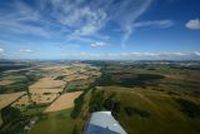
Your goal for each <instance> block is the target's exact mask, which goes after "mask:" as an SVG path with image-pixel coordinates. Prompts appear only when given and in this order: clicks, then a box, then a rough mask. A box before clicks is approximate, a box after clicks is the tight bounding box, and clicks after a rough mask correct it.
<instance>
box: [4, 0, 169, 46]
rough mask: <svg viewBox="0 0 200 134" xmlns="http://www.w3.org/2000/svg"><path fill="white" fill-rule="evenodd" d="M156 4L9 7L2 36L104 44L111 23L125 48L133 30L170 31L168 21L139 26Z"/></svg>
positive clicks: (58, 2)
mask: <svg viewBox="0 0 200 134" xmlns="http://www.w3.org/2000/svg"><path fill="white" fill-rule="evenodd" d="M152 2H153V0H126V1H116V0H109V1H107V0H101V1H99V0H93V1H87V2H86V1H82V0H76V1H65V0H53V1H48V0H42V1H37V2H35V5H36V6H32V5H30V4H29V3H26V2H24V1H21V0H19V1H15V2H14V3H12V4H8V7H9V8H12V10H10V11H8V10H7V8H4V9H1V13H0V14H1V17H0V30H1V31H4V33H2V34H24V35H33V36H39V37H42V38H47V39H53V38H55V37H58V38H62V39H63V40H68V41H71V40H79V41H88V42H91V41H90V40H93V41H94V38H95V39H97V40H104V39H106V37H108V35H106V34H105V33H102V31H101V30H102V29H103V28H104V27H105V26H106V25H107V24H109V23H110V22H112V23H115V24H116V25H118V27H119V28H120V29H121V31H123V32H122V39H121V42H122V43H121V44H122V46H125V45H126V41H127V40H128V39H129V37H130V36H131V34H132V32H133V30H134V27H142V26H146V27H147V26H153V25H158V27H159V26H160V27H162V28H163V27H164V26H166V27H168V26H169V25H171V23H170V22H169V21H167V20H166V21H165V20H163V21H156V20H155V21H147V22H137V19H138V18H139V17H140V16H141V15H142V14H143V13H145V12H146V11H147V10H148V8H149V6H150V5H151V3H152Z"/></svg>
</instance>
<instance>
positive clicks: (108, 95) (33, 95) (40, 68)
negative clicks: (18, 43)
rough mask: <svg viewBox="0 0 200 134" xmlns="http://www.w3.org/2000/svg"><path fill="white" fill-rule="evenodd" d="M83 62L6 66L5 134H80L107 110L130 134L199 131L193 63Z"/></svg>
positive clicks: (2, 86)
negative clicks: (93, 117)
mask: <svg viewBox="0 0 200 134" xmlns="http://www.w3.org/2000/svg"><path fill="white" fill-rule="evenodd" d="M83 63H84V64H82V63H68V64H47V63H46V64H43V63H39V64H38V65H31V67H29V68H25V69H24V68H21V66H20V69H16V70H14V67H12V70H11V71H2V73H1V74H0V109H1V118H0V123H1V124H0V125H1V128H0V133H2V134H9V133H16V134H22V133H23V134H28V133H31V134H36V133H38V134H46V133H49V134H51V133H52V134H54V133H69V134H70V133H76V134H81V133H83V130H84V128H85V125H86V123H87V120H88V119H89V117H90V114H91V113H92V112H95V111H102V110H108V111H111V112H112V115H113V116H114V117H115V118H116V120H118V121H119V123H120V124H121V125H122V127H123V128H124V129H125V130H126V131H127V132H128V133H130V134H132V133H135V134H145V133H148V134H155V133H159V134H166V133H177V134H179V133H181V134H188V133H191V134H193V133H194V134H196V133H200V129H199V124H200V99H199V97H200V90H199V89H200V80H199V79H198V78H199V76H200V69H198V68H197V69H196V66H195V68H193V67H190V66H189V65H192V64H191V63H190V64H186V63H184V64H186V66H183V65H184V64H183V63H182V64H179V63H177V64H174V63H172V64H171V63H170V64H163V63H162V64H158V63H157V64H153V63H151V64H150V63H149V62H148V64H146V63H138V64H137V63H135V64H133V63H126V62H124V63H123V64H122V63H120V64H119V62H112V61H109V62H101V61H99V62H95V61H85V62H83ZM24 64H25V63H24ZM195 65H196V63H195ZM12 66H14V65H12ZM17 66H18V65H17ZM25 67H26V65H25ZM3 70H6V69H5V68H3Z"/></svg>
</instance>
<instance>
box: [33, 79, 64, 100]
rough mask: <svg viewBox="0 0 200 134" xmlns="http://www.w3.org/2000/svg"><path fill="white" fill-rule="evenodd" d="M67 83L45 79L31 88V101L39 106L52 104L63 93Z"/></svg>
mask: <svg viewBox="0 0 200 134" xmlns="http://www.w3.org/2000/svg"><path fill="white" fill-rule="evenodd" d="M65 84H66V82H64V81H62V80H54V79H53V78H51V77H45V78H42V79H40V80H39V81H37V82H36V83H34V84H33V85H31V86H29V92H30V93H31V100H32V101H33V102H35V103H37V104H44V103H51V102H52V101H54V100H55V99H56V98H57V97H58V96H59V92H62V91H63V89H64V87H65Z"/></svg>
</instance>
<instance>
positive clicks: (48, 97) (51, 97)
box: [31, 94, 59, 104]
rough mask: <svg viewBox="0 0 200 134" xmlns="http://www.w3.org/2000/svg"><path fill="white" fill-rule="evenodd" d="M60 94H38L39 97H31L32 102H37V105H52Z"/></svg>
mask: <svg viewBox="0 0 200 134" xmlns="http://www.w3.org/2000/svg"><path fill="white" fill-rule="evenodd" d="M58 96H59V94H48V95H43V94H37V95H31V100H32V101H33V102H35V103H36V104H45V103H51V102H52V101H54V100H55V99H56V98H57V97H58Z"/></svg>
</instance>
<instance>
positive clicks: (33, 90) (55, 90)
mask: <svg viewBox="0 0 200 134" xmlns="http://www.w3.org/2000/svg"><path fill="white" fill-rule="evenodd" d="M62 91H63V88H51V89H45V88H44V89H38V88H31V89H29V92H30V93H31V94H44V93H53V94H55V93H59V92H62Z"/></svg>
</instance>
